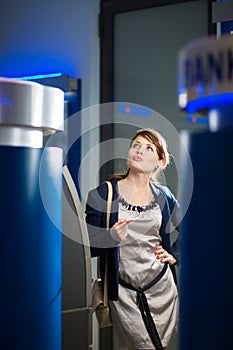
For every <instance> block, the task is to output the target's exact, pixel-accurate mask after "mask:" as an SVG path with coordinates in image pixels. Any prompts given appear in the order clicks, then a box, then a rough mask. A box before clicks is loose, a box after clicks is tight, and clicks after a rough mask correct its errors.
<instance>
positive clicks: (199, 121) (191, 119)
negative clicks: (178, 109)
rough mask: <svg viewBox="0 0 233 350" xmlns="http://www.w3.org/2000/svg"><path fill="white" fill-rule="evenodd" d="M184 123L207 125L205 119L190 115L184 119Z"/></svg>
mask: <svg viewBox="0 0 233 350" xmlns="http://www.w3.org/2000/svg"><path fill="white" fill-rule="evenodd" d="M186 121H187V122H188V123H192V124H208V119H207V118H204V117H199V116H192V115H188V116H187V117H186Z"/></svg>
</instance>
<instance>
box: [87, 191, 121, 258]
mask: <svg viewBox="0 0 233 350" xmlns="http://www.w3.org/2000/svg"><path fill="white" fill-rule="evenodd" d="M103 186H106V185H103ZM103 188H104V187H102V190H103ZM103 195H105V193H103ZM106 196H107V189H106ZM106 206H107V203H106V200H105V199H104V198H103V196H101V195H100V188H96V189H94V190H91V191H90V192H89V193H88V199H87V203H86V210H85V213H86V224H87V230H88V234H89V241H90V247H91V255H92V257H94V256H100V255H102V254H105V249H106V248H113V247H115V246H117V242H116V241H114V240H113V239H112V237H111V235H110V233H109V231H107V230H106Z"/></svg>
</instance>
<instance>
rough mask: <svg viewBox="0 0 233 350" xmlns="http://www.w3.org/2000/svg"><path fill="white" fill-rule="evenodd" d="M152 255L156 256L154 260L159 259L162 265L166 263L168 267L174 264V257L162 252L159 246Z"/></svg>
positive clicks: (164, 251)
mask: <svg viewBox="0 0 233 350" xmlns="http://www.w3.org/2000/svg"><path fill="white" fill-rule="evenodd" d="M154 254H155V255H156V259H160V261H161V262H162V263H164V262H167V263H168V264H169V265H174V264H175V263H176V259H175V258H174V256H173V255H172V254H169V253H168V252H167V251H166V250H164V249H163V247H162V246H161V245H157V246H156V247H155V251H154Z"/></svg>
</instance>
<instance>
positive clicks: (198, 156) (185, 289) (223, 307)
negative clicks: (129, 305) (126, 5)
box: [179, 36, 233, 350]
mask: <svg viewBox="0 0 233 350" xmlns="http://www.w3.org/2000/svg"><path fill="white" fill-rule="evenodd" d="M232 44H233V37H231V36H226V37H223V38H219V39H216V38H205V39H203V40H199V41H196V42H194V43H191V44H189V45H188V46H187V47H185V48H184V50H183V51H182V52H181V54H180V71H179V72H180V74H181V75H180V77H179V78H180V81H179V104H180V107H182V108H183V109H185V110H187V111H188V112H189V113H195V112H196V113H201V114H202V116H206V118H208V124H209V130H204V131H201V132H195V131H193V132H182V134H183V137H184V140H185V141H186V145H187V147H188V150H189V154H190V157H191V161H192V165H193V171H194V177H193V179H194V184H193V194H192V198H191V202H190V205H189V208H188V210H187V212H186V214H185V216H184V218H183V221H182V226H181V269H180V272H181V273H180V331H179V333H180V337H179V349H180V350H187V349H188V350H197V349H198V350H206V349H230V348H231V347H232V335H231V329H232V326H231V325H232V314H233V265H232V246H233V234H232V233H233V230H232V198H233V187H232V185H231V183H232V171H231V160H232V155H231V154H232V151H233V118H232V115H233V93H232V91H233V74H232V73H233V71H232V69H233V66H232V59H231V58H232V57H233V49H232V48H233V45H232ZM180 159H181V172H182V178H183V179H184V181H183V188H182V203H183V202H185V197H186V193H190V188H189V186H190V183H189V181H188V178H187V174H186V168H187V162H188V161H189V159H187V155H186V154H182V150H181V155H180Z"/></svg>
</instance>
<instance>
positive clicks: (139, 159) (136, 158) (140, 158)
mask: <svg viewBox="0 0 233 350" xmlns="http://www.w3.org/2000/svg"><path fill="white" fill-rule="evenodd" d="M133 160H136V161H141V160H142V157H140V156H134V157H133Z"/></svg>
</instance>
